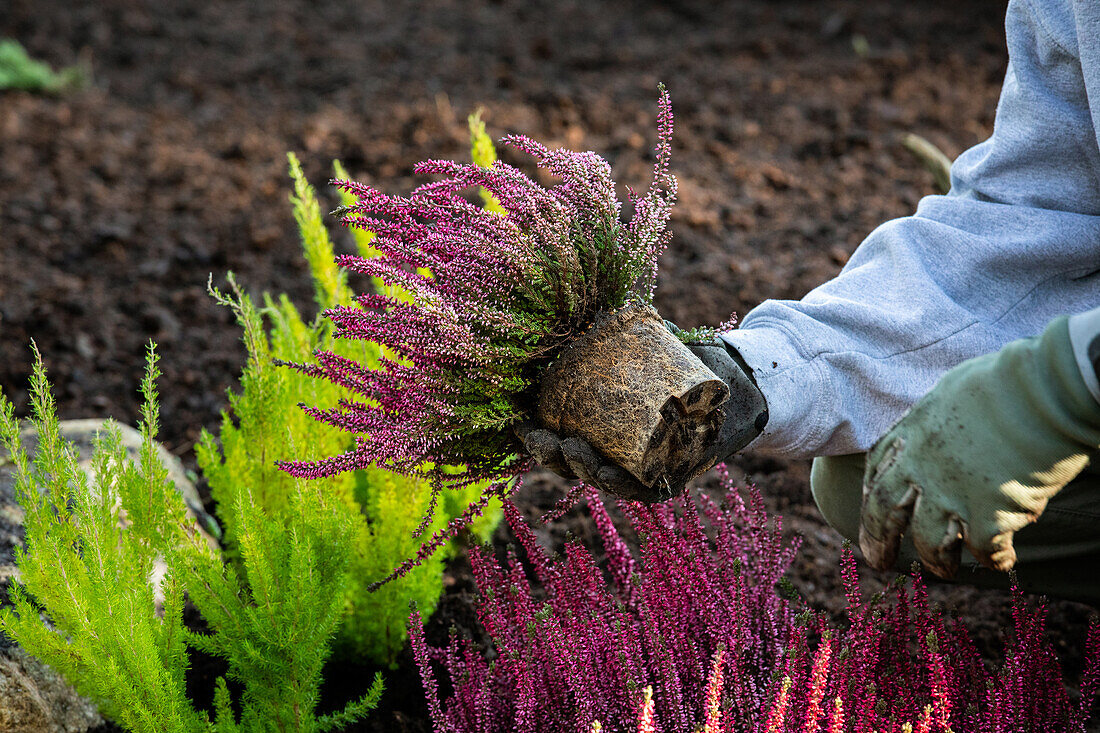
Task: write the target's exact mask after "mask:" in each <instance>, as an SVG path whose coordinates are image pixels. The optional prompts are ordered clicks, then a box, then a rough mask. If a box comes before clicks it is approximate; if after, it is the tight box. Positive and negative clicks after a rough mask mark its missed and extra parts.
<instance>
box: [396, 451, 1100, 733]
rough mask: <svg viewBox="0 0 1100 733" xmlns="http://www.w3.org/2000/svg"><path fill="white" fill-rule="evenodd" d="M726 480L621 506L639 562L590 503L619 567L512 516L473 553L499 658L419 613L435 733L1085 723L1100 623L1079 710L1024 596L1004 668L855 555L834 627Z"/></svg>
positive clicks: (860, 729)
mask: <svg viewBox="0 0 1100 733" xmlns="http://www.w3.org/2000/svg"><path fill="white" fill-rule="evenodd" d="M722 473H723V479H722V480H723V483H724V486H725V488H726V489H727V492H728V493H727V495H726V497H725V499H724V500H723V501H722V502H721V503H720V504H719V503H715V502H714V501H712V500H711V499H709V498H708V497H707V496H705V495H702V494H698V495H696V496H691V495H686V496H684V497H681V498H678V499H675V500H673V501H671V502H668V503H666V504H658V505H651V506H647V505H643V504H638V503H631V502H620V507H621V509H622V510H623V513H624V514H625V515H626V517H627V518H628V519H629V522H630V525H631V526H632V528H633V529H634V531H635V532H636V533H637V535H638V537H639V538H640V545H641V546H640V551H639V554H638V557H635V556H634V554H632V553H631V551H630V549H629V548H628V546H627V545H626V544H625V543H624V541H623V540H622V539H621V537H620V535H619V533H618V531H617V530H616V528H615V526H614V524H613V523H612V521H611V519H610V517H609V514H608V512H607V510H606V508H605V506H604V505H603V503H602V502H601V501H600V499H599V497H598V496H597V495H596V494H595V492H592V491H589V492H588V511H589V513H590V514H591V516H592V518H593V519H594V521H595V524H596V527H597V530H598V533H599V535H600V537H601V539H602V543H603V547H604V551H605V554H606V568H605V569H604V570H602V571H601V569H600V567H599V566H598V565H597V563H596V561H595V560H594V558H593V557H592V555H591V554H590V552H589V551H588V550H586V549H585V548H584V547H583V546H581V545H580V544H579V543H576V542H570V543H567V545H566V547H565V550H564V553H563V556H562V557H559V558H555V557H552V556H551V555H550V554H549V553H548V552H547V551H546V550H545V549H543V548H542V547H541V546H540V545H539V543H538V542H537V540H536V537H535V535H534V533H533V531H532V529H531V528H530V527H529V526H528V525H527V523H526V522H525V521H524V520H523V518H522V517H521V516H520V514H519V511H518V510H517V509H516V507H515V506H513V505H511V504H510V503H508V504H506V505H505V516H506V517H507V520H508V523H509V526H510V527H511V529H512V531H513V533H514V535H515V537H516V539H517V544H518V547H519V550H513V551H512V552H510V553H509V555H508V557H507V559H506V560H503V561H501V560H498V559H497V558H496V557H495V556H494V555H493V554H491V553H490V552H489V551H487V550H482V551H477V552H472V553H471V555H470V561H471V566H472V568H473V572H474V576H475V579H476V581H477V585H478V590H479V599H478V617H479V619H480V620H481V623H482V624H483V626H484V628H485V631H486V632H487V635H488V637H489V638H490V639H491V642H490V647H489V648H488V649H482V648H479V647H477V646H476V645H474V644H473V643H472V642H470V641H465V640H462V639H458V638H452V639H451V641H450V643H449V645H447V646H446V647H444V648H433V647H429V646H428V644H427V642H426V640H425V637H424V633H423V630H422V629H421V628H420V626H419V620H418V619H417V618H416V617H414V618H413V619H412V621H411V623H412V642H413V650H414V654H415V656H416V659H417V663H418V665H419V667H420V672H421V676H422V679H423V683H424V688H425V691H426V694H427V696H428V706H429V709H430V710H431V715H432V719H433V722H434V726H435V729H436V730H438V731H448V732H450V733H467V732H470V733H473V732H475V731H476V732H477V733H488V732H490V731H513V730H522V731H546V732H547V733H549V732H551V731H553V732H554V733H561V732H563V731H578V732H583V733H589V732H596V731H602V732H604V733H611V732H613V731H614V732H619V733H634V732H637V733H653V732H655V731H663V732H664V733H694V732H696V731H704V733H730V732H732V731H739V732H741V731H748V732H752V733H787V732H790V733H794V732H796V731H798V732H807V733H816V732H822V733H841V731H845V732H852V733H872V731H875V732H878V733H932V732H933V731H935V732H936V733H946V732H947V731H955V732H956V733H962V732H963V731H967V733H970V732H985V731H989V732H990V733H992V732H993V731H999V732H1007V731H1052V732H1053V731H1058V732H1060V733H1061V732H1065V731H1074V730H1077V731H1083V730H1084V729H1085V728H1084V726H1085V722H1086V721H1087V720H1088V719H1089V714H1090V710H1091V706H1092V702H1093V700H1094V698H1095V694H1096V686H1097V677H1098V673H1100V629H1098V627H1097V625H1096V624H1095V623H1094V624H1093V625H1092V626H1091V627H1090V629H1089V634H1088V641H1087V646H1088V649H1087V653H1086V658H1087V662H1086V669H1085V672H1084V675H1083V677H1082V680H1081V686H1080V695H1079V697H1078V699H1077V700H1076V701H1074V700H1073V699H1072V698H1071V697H1070V696H1069V695H1068V694H1067V691H1066V686H1065V683H1064V680H1063V676H1062V672H1061V670H1060V669H1059V666H1058V663H1057V660H1056V658H1055V655H1054V653H1053V650H1052V648H1051V645H1050V643H1049V642H1048V641H1047V640H1046V639H1045V637H1044V634H1043V625H1044V609H1043V606H1042V605H1041V604H1040V605H1038V606H1034V607H1029V606H1028V605H1027V603H1026V602H1025V601H1024V600H1023V598H1022V596H1021V595H1020V594H1019V593H1017V595H1016V605H1015V609H1014V618H1015V630H1014V631H1015V633H1014V636H1013V637H1012V638H1011V639H1010V641H1009V642H1008V645H1007V649H1006V652H1005V659H1004V663H1003V664H1002V665H1000V666H999V667H998V668H996V669H990V668H987V667H986V666H985V665H984V664H983V663H982V661H981V659H980V657H979V655H978V653H977V652H976V650H975V648H974V645H973V644H972V643H971V642H970V639H969V636H968V634H967V632H966V629H965V628H964V627H963V626H962V625H961V624H960V623H958V622H955V621H951V620H948V619H946V618H944V616H943V615H942V614H939V613H937V612H934V611H933V610H931V608H930V605H929V603H928V600H927V597H926V593H925V590H924V586H923V585H922V583H921V580H920V578H919V576H917V577H916V578H915V579H914V580H913V582H912V585H911V587H910V588H907V587H906V586H904V585H903V584H901V583H898V584H897V585H896V586H894V587H892V588H888V589H887V590H886V591H885V592H883V593H882V594H880V595H879V596H876V597H874V598H871V599H869V600H866V601H864V600H863V599H862V598H861V594H860V588H859V583H858V579H857V576H856V569H855V560H854V558H853V556H852V554H851V553H850V552H849V551H846V553H845V557H844V560H843V565H842V569H843V576H844V579H845V586H846V589H847V594H848V599H849V611H848V613H849V621H848V623H847V624H835V623H833V622H831V621H830V620H829V619H828V618H827V617H825V616H823V615H820V614H817V613H815V612H813V611H811V610H808V609H806V608H804V607H803V606H801V604H800V603H799V602H798V600H797V594H796V593H792V590H793V589H792V588H791V586H790V584H789V581H787V580H786V577H785V573H786V571H787V570H788V568H789V566H790V563H791V561H792V559H793V557H794V552H795V551H796V548H797V541H794V542H784V540H783V539H782V532H781V523H780V520H779V519H778V518H775V519H774V520H773V519H772V518H770V517H769V516H768V515H767V513H766V512H765V510H764V508H763V504H762V501H761V499H760V496H759V494H757V493H756V492H755V491H751V492H748V493H747V497H743V496H742V495H741V494H740V493H739V492H738V491H736V490H735V489H734V487H733V485H732V484H731V483H730V481H729V478H728V476H727V475H725V474H724V471H723V472H722ZM524 560H525V562H524ZM440 675H442V679H441V678H440ZM443 689H446V690H449V691H450V692H449V693H448V694H447V695H446V699H442V698H443V694H442V693H441V690H443Z"/></svg>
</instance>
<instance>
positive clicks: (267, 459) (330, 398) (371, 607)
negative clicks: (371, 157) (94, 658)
mask: <svg viewBox="0 0 1100 733" xmlns="http://www.w3.org/2000/svg"><path fill="white" fill-rule="evenodd" d="M288 158H289V161H290V176H291V178H292V180H293V183H294V193H293V195H292V196H291V204H292V206H293V209H294V219H295V221H296V222H297V225H298V229H299V232H300V234H301V239H302V245H303V249H304V251H305V256H306V260H307V261H308V263H309V269H310V273H311V275H312V279H313V283H314V288H315V297H316V301H317V305H318V308H319V309H320V310H322V311H323V310H326V309H328V308H332V307H333V306H335V305H350V304H352V303H353V302H354V300H353V295H352V292H351V290H350V288H349V287H348V285H347V282H346V274H345V272H344V271H343V270H342V269H341V268H339V267H337V266H336V264H335V255H334V251H333V244H332V241H331V239H330V238H329V234H328V231H327V230H326V228H325V225H324V222H323V220H322V216H321V208H320V205H319V204H318V201H317V198H316V195H315V193H314V191H313V189H312V188H311V187H310V186H309V184H308V183H307V182H306V179H305V176H304V175H303V173H302V169H301V166H300V165H299V163H298V160H297V159H296V158H295V157H294V156H293V155H290V156H288ZM336 166H337V167H336V173H337V175H342V174H343V171H342V168H341V167H340V166H339V164H336ZM356 234H357V246H358V247H359V249H360V252H361V253H362V254H363V255H364V256H370V252H371V247H370V240H371V237H370V236H369V233H361V232H359V231H356ZM230 286H231V288H232V292H231V293H228V294H225V293H221V292H219V291H217V290H215V289H213V288H211V292H212V294H213V295H214V297H215V298H216V299H217V300H218V302H220V303H222V304H223V305H226V306H228V307H230V308H232V309H233V311H234V313H235V314H236V316H237V320H238V322H239V323H240V324H241V327H242V328H243V330H244V342H245V346H246V348H247V350H248V362H247V365H246V366H245V369H244V372H243V374H242V375H241V390H240V392H239V393H236V394H234V393H231V394H230V396H229V400H230V410H229V411H227V412H226V413H225V414H224V415H223V419H222V425H221V429H220V433H219V437H220V445H219V441H217V440H215V438H214V436H213V435H211V434H210V433H208V432H204V433H203V436H202V441H201V442H200V444H199V446H197V449H196V450H197V455H198V461H199V465H200V467H201V468H202V470H203V473H204V474H205V475H206V478H207V480H208V482H209V485H210V490H211V494H212V495H213V497H214V499H215V501H216V502H217V503H218V507H219V509H218V513H219V518H220V520H221V522H222V524H223V526H224V528H225V536H226V541H227V544H228V546H229V551H230V553H231V554H233V555H234V556H235V557H239V556H240V549H241V548H240V543H239V541H238V530H237V527H238V526H239V520H238V518H237V516H236V515H234V514H233V513H232V512H231V511H229V507H231V506H232V504H231V503H227V502H226V499H225V497H226V496H227V495H228V496H231V495H232V493H233V492H234V491H235V490H236V488H235V487H238V486H247V487H250V489H251V491H252V496H253V498H254V500H255V501H256V503H257V505H258V506H260V507H262V508H263V509H264V510H265V511H267V512H268V513H269V514H270V515H271V516H272V517H276V518H282V520H283V521H285V522H287V523H288V524H290V523H292V522H293V521H294V520H295V518H294V517H293V516H289V515H288V511H289V509H290V507H291V506H292V505H293V502H292V501H291V499H292V497H293V493H294V491H295V486H296V485H297V479H295V478H294V477H292V476H290V475H288V474H287V473H285V472H283V471H280V470H279V469H278V468H276V466H275V461H276V459H287V458H309V459H313V458H320V457H323V456H327V455H331V454H333V453H341V452H343V451H345V450H347V449H348V448H349V447H351V439H350V438H349V436H348V434H347V433H346V432H344V431H342V430H339V429H337V428H334V427H331V426H328V425H324V424H321V423H318V422H316V421H315V420H313V419H312V418H311V417H310V416H309V415H307V414H306V413H304V412H303V411H302V410H300V409H298V407H297V405H298V404H300V403H302V402H305V403H310V404H336V403H337V402H338V401H339V400H341V399H348V398H350V395H349V394H348V392H347V391H346V390H345V389H344V388H343V387H340V386H338V385H335V384H333V383H330V382H327V381H323V380H319V379H313V378H310V377H308V376H306V375H304V374H301V373H299V372H297V371H294V370H291V369H286V368H282V367H279V366H277V365H276V363H275V361H277V360H278V361H299V360H302V359H304V358H305V357H306V356H308V355H309V354H311V353H313V352H314V351H316V350H317V349H328V350H333V351H336V352H337V353H339V354H341V355H343V356H347V357H350V358H354V359H355V360H356V361H358V362H359V363H360V364H364V365H370V366H373V365H375V364H377V362H378V360H379V358H380V356H381V354H382V350H381V347H379V346H378V345H376V344H373V343H371V342H368V341H354V340H337V339H335V338H334V336H333V331H334V326H333V325H332V322H331V321H329V320H328V319H322V318H317V319H315V320H314V321H312V322H311V323H306V322H304V321H303V320H302V318H301V316H300V315H299V313H298V311H297V309H296V308H295V307H294V305H293V304H292V303H291V302H290V301H289V300H288V299H287V298H286V296H281V297H280V298H278V299H277V300H276V299H274V298H272V297H271V296H266V295H265V296H264V300H263V307H257V306H256V305H255V304H254V302H253V301H252V299H251V298H250V297H249V296H248V295H246V294H243V293H242V292H241V291H240V289H239V288H238V287H237V285H236V283H235V282H234V280H233V279H232V276H230ZM316 485H317V486H318V487H319V490H320V491H321V492H322V493H324V494H326V495H327V496H331V497H333V498H334V500H337V501H339V502H341V503H342V504H343V505H344V506H346V507H347V508H349V509H350V510H352V512H353V513H354V516H355V521H354V531H353V533H352V536H351V539H350V544H351V546H353V547H354V552H353V553H352V559H351V566H352V578H353V579H352V581H351V583H350V585H349V587H348V592H347V594H346V598H345V603H346V611H347V614H346V617H345V619H344V622H343V625H342V627H341V630H340V635H339V640H340V641H339V644H340V647H341V650H342V651H343V652H345V653H348V654H356V655H361V656H368V657H370V658H372V659H374V660H376V661H380V662H388V663H393V662H394V660H395V658H396V655H397V654H398V653H399V652H400V651H401V648H402V647H403V645H404V642H405V638H406V636H407V631H406V619H407V617H408V615H409V602H410V601H415V602H416V604H417V607H418V608H420V609H422V613H425V614H430V613H431V612H432V610H434V608H435V605H436V603H437V602H438V600H439V596H440V595H441V594H442V591H443V563H444V560H445V558H446V556H447V555H448V554H449V553H450V552H452V551H453V548H452V547H450V546H448V549H447V550H446V551H444V552H443V553H437V555H436V556H435V557H433V558H430V559H428V560H427V561H425V562H424V563H423V564H422V565H421V566H420V567H418V568H417V569H416V570H415V571H413V572H411V573H409V574H408V575H406V576H405V577H404V578H402V579H401V580H400V581H398V582H395V583H392V584H389V585H387V586H385V587H383V588H381V589H379V590H378V591H376V592H367V586H369V585H370V584H371V583H373V582H375V581H378V580H380V579H382V578H384V577H386V576H387V575H388V574H389V573H390V571H391V570H392V569H393V568H394V567H395V566H396V565H398V564H399V563H400V562H401V561H402V560H404V559H405V558H407V557H410V556H412V555H414V554H416V551H417V550H418V549H419V548H420V546H421V544H422V543H423V537H422V536H421V533H418V532H417V529H418V525H419V524H420V518H421V517H422V516H424V515H425V514H426V513H427V511H428V508H429V505H430V504H431V502H432V501H434V498H433V491H432V487H431V485H430V484H429V482H427V481H425V480H419V479H416V478H409V477H406V476H401V475H398V474H394V473H393V472H391V471H388V470H385V469H382V468H377V467H373V466H372V467H369V468H367V469H364V470H360V471H356V472H354V473H343V474H340V475H338V476H333V477H331V478H327V479H318V480H317V482H316ZM480 493H481V487H480V486H471V487H469V488H467V489H465V490H463V491H462V492H459V493H458V494H456V495H453V496H447V497H446V500H445V501H444V503H443V506H442V509H443V511H441V512H438V513H437V514H436V517H435V520H434V522H433V523H432V524H430V525H428V526H427V527H426V528H421V529H422V530H426V531H427V532H429V533H431V532H435V531H436V530H438V529H440V528H442V527H443V526H444V525H445V524H446V523H447V522H448V521H449V520H450V519H451V518H452V517H454V516H456V515H457V514H459V513H461V512H462V511H464V510H465V509H466V507H467V506H468V505H469V503H470V502H471V501H473V500H475V499H476V498H477V497H478V496H480ZM499 521H500V508H499V504H498V505H496V507H495V508H494V509H493V510H490V511H487V512H486V513H485V515H484V516H482V517H480V518H479V519H478V520H476V522H475V523H474V525H473V527H472V531H473V533H474V534H475V535H476V536H477V537H478V538H479V539H482V540H484V539H487V538H488V536H489V535H491V534H492V531H493V529H494V528H495V527H496V525H497V523H499Z"/></svg>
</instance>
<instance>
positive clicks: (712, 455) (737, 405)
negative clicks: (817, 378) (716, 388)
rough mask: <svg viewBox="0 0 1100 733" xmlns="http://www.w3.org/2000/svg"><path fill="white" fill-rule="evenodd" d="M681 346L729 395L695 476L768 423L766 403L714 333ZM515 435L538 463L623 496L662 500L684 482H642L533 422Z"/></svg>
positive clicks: (739, 362) (740, 361) (580, 444)
mask: <svg viewBox="0 0 1100 733" xmlns="http://www.w3.org/2000/svg"><path fill="white" fill-rule="evenodd" d="M666 325H667V326H668V327H669V330H671V331H672V332H673V333H675V334H677V335H679V334H680V333H682V332H681V331H680V329H679V328H677V327H676V326H675V325H674V324H672V323H669V322H667V321H666ZM686 345H687V347H688V349H689V350H690V351H691V352H692V353H693V354H695V356H697V357H698V358H699V360H700V361H701V362H703V365H704V366H706V367H707V368H708V369H710V370H711V371H712V372H714V373H715V375H717V376H718V378H719V379H721V380H722V381H724V382H725V383H726V385H727V386H728V387H729V390H730V398H729V400H727V401H726V402H725V404H724V405H723V406H722V409H724V410H725V413H726V414H725V420H724V422H723V424H722V429H721V430H720V431H719V433H718V439H717V440H716V441H715V442H714V443H713V444H712V445H711V446H710V448H709V449H708V451H707V453H706V455H705V456H704V458H703V460H702V461H700V463H699V465H698V466H697V468H696V470H695V471H693V472H692V473H694V474H696V475H698V474H699V473H702V472H703V471H705V470H707V469H708V468H710V467H711V466H713V465H714V464H715V463H718V462H719V461H723V460H726V459H727V458H728V457H730V456H732V455H733V454H734V453H736V452H737V451H739V450H740V449H741V448H744V447H745V446H746V445H748V443H749V442H750V441H752V440H753V438H755V437H756V436H758V435H760V433H761V431H762V430H763V429H764V425H765V424H766V423H767V422H768V407H767V404H766V402H765V400H764V395H763V394H762V393H761V392H760V389H759V388H758V387H757V386H756V382H755V381H754V380H753V378H752V370H751V369H750V368H749V367H748V365H746V364H745V362H744V360H743V359H742V358H741V356H740V355H739V354H738V353H737V352H736V351H734V350H733V349H732V348H730V347H728V346H726V344H725V343H724V342H723V341H721V340H720V339H717V338H716V339H714V340H713V341H707V342H699V343H688V344H686ZM516 435H517V436H518V437H519V439H520V440H521V441H522V443H523V446H524V448H525V450H526V451H527V452H528V453H529V454H530V455H531V456H532V457H534V459H535V460H536V461H537V462H538V463H539V464H541V465H542V466H543V467H545V468H548V469H550V470H551V471H553V472H554V473H557V474H558V475H560V476H562V477H563V478H567V479H580V480H581V481H584V482H585V483H586V484H588V485H590V486H595V487H596V488H598V489H601V490H602V491H606V492H607V493H609V494H614V495H615V496H618V497H620V498H623V499H632V500H637V501H647V502H653V501H663V500H665V499H668V498H671V497H672V496H675V495H676V494H679V493H680V492H682V491H683V489H684V485H679V486H667V485H660V486H654V487H647V486H645V485H644V484H642V483H641V482H640V481H638V479H636V478H635V477H634V476H633V474H631V473H630V472H628V471H627V470H626V469H624V468H622V467H621V466H619V465H617V464H616V463H614V462H613V461H611V460H609V459H608V458H606V457H605V456H603V455H601V454H600V453H599V451H597V450H596V449H594V448H593V447H592V446H591V445H590V444H589V443H588V442H587V441H585V440H583V439H581V438H576V437H563V436H560V435H558V434H557V433H555V432H553V431H551V430H546V429H545V428H543V427H542V426H540V425H537V424H535V423H532V422H526V423H522V424H520V425H519V426H517V428H516Z"/></svg>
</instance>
